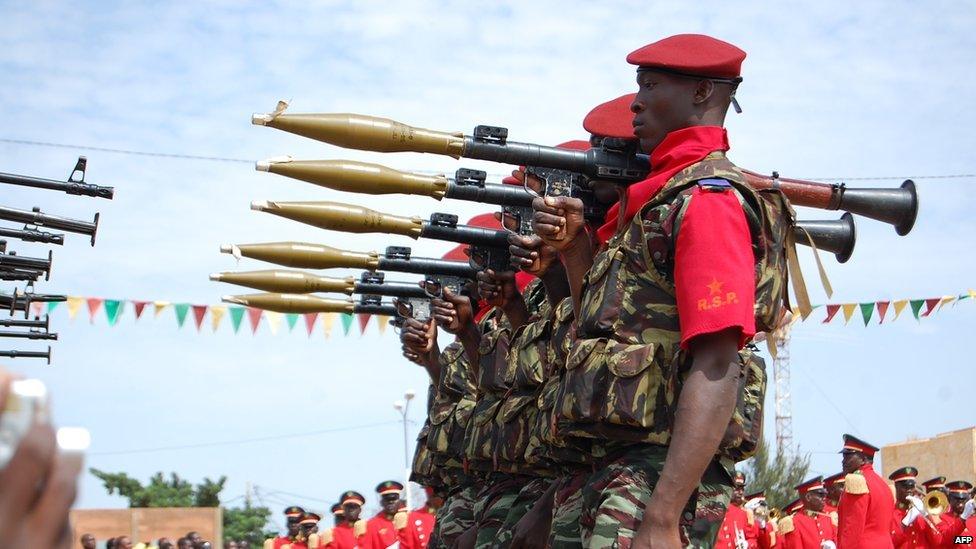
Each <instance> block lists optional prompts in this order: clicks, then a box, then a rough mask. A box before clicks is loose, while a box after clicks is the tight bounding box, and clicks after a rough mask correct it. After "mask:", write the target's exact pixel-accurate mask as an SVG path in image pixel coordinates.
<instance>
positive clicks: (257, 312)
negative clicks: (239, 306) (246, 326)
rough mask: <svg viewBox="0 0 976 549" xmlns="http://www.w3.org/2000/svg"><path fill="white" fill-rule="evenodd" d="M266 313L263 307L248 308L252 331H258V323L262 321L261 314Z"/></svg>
mask: <svg viewBox="0 0 976 549" xmlns="http://www.w3.org/2000/svg"><path fill="white" fill-rule="evenodd" d="M263 313H264V311H263V310H261V309H254V308H251V307H248V308H247V319H248V320H249V321H250V322H251V333H252V334H253V333H254V332H257V331H258V324H260V323H261V315H262V314H263Z"/></svg>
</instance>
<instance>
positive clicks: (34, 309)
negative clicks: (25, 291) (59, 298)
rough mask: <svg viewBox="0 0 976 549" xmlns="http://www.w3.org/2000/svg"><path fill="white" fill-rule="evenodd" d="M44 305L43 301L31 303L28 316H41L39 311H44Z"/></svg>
mask: <svg viewBox="0 0 976 549" xmlns="http://www.w3.org/2000/svg"><path fill="white" fill-rule="evenodd" d="M45 305H47V303H44V302H43V301H32V302H31V304H30V310H31V312H30V316H31V317H35V318H36V317H39V316H41V311H42V310H43V309H44V306H45Z"/></svg>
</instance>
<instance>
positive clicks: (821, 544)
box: [820, 539, 837, 549]
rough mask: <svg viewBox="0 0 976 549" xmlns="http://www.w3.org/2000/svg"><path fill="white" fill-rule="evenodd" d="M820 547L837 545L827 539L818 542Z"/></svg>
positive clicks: (832, 548) (827, 548)
mask: <svg viewBox="0 0 976 549" xmlns="http://www.w3.org/2000/svg"><path fill="white" fill-rule="evenodd" d="M820 549H837V545H836V544H834V542H832V541H830V540H829V539H828V540H826V541H821V542H820Z"/></svg>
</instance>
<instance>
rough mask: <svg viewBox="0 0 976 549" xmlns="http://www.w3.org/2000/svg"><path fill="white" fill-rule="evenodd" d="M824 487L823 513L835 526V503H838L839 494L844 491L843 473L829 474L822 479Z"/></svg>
mask: <svg viewBox="0 0 976 549" xmlns="http://www.w3.org/2000/svg"><path fill="white" fill-rule="evenodd" d="M824 488H826V489H827V499H826V501H824V513H827V514H828V515H830V520H832V521H833V522H834V528H836V527H837V505H838V504H839V503H840V495H841V494H843V493H844V473H837V474H836V475H830V476H829V477H827V478H825V479H824Z"/></svg>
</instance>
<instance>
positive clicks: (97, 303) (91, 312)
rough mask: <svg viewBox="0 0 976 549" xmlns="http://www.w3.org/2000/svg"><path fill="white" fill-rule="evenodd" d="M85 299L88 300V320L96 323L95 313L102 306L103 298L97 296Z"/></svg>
mask: <svg viewBox="0 0 976 549" xmlns="http://www.w3.org/2000/svg"><path fill="white" fill-rule="evenodd" d="M85 301H87V302H88V320H89V321H90V322H91V323H92V324H94V323H95V313H97V312H98V309H99V308H100V307H101V306H102V300H101V299H99V298H97V297H89V298H88V299H86V300H85Z"/></svg>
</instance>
